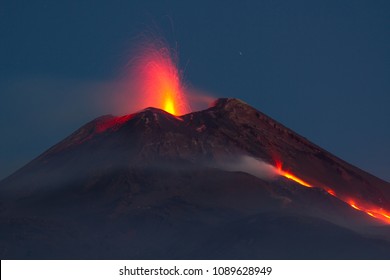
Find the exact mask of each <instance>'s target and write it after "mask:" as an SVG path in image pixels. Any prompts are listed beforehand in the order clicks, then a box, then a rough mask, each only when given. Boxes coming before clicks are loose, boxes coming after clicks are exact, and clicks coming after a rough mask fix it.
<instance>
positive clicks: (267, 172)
mask: <svg viewBox="0 0 390 280" xmlns="http://www.w3.org/2000/svg"><path fill="white" fill-rule="evenodd" d="M218 167H219V168H221V169H224V170H227V171H240V172H245V173H248V174H251V175H253V176H256V177H258V178H261V179H267V180H273V179H275V178H276V177H277V176H278V172H277V170H276V168H275V167H274V166H272V165H271V164H268V163H266V162H264V161H262V160H259V159H256V158H254V157H250V156H241V157H239V158H235V159H230V160H225V161H224V162H223V163H219V164H218Z"/></svg>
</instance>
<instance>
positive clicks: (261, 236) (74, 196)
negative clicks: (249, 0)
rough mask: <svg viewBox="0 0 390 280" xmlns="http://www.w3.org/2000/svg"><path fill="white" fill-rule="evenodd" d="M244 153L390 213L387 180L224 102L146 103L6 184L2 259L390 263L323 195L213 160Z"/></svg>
mask: <svg viewBox="0 0 390 280" xmlns="http://www.w3.org/2000/svg"><path fill="white" fill-rule="evenodd" d="M242 155H246V156H251V157H255V158H259V159H262V160H264V161H265V162H268V163H271V164H273V165H274V164H275V163H276V162H277V161H278V162H282V163H283V165H284V166H286V167H287V168H289V170H291V171H293V172H294V173H295V174H299V176H300V177H301V178H303V179H304V180H306V181H308V182H310V183H311V184H312V185H315V186H318V187H324V188H325V187H327V186H332V189H333V190H335V191H336V192H337V193H338V194H339V195H341V196H343V197H351V198H354V199H357V200H364V201H366V202H367V203H372V204H374V205H377V206H378V207H383V208H385V209H390V204H389V201H390V186H389V184H388V183H386V182H384V181H382V180H380V179H378V178H376V177H374V176H372V175H370V174H368V173H366V172H364V171H362V170H360V169H358V168H356V167H354V166H351V165H350V164H348V163H346V162H344V161H342V160H341V159H338V158H337V157H335V156H333V155H331V154H329V153H327V152H326V151H324V150H323V149H321V148H319V147H317V146H316V145H314V144H312V143H310V142H309V141H307V140H306V139H304V138H303V137H301V136H299V135H297V134H296V133H294V132H293V131H291V130H289V129H287V128H286V127H284V126H283V125H281V124H279V123H278V122H276V121H274V120H272V119H271V118H269V117H267V116H266V115H264V114H262V113H261V112H259V111H257V110H255V109H254V108H252V107H250V106H249V105H247V104H245V103H243V102H241V101H239V100H237V99H219V100H217V102H216V103H215V106H213V107H211V108H209V109H207V110H204V111H200V112H194V113H191V114H188V115H185V116H182V117H175V116H172V115H170V114H168V113H166V112H164V111H162V110H159V109H154V108H148V109H145V110H143V111H141V112H138V113H136V114H132V115H128V116H124V117H113V116H104V117H101V118H98V119H96V120H94V121H92V122H90V123H88V124H86V125H85V126H83V127H81V128H80V129H79V130H77V131H76V132H75V133H73V134H72V135H70V136H69V137H68V138H66V139H64V140H63V141H62V142H60V143H58V144H57V145H55V146H53V147H52V148H51V149H49V150H48V151H46V152H45V153H43V154H42V155H41V156H39V157H38V158H36V159H35V160H33V161H32V162H30V163H29V164H28V165H26V166H25V167H23V168H22V169H20V170H19V171H17V172H16V173H14V174H13V175H11V176H10V177H8V178H6V179H5V180H3V181H2V182H1V183H0V195H1V198H0V203H1V208H0V209H1V212H0V223H1V226H2V228H3V229H4V230H2V231H1V233H0V235H1V239H0V240H1V241H0V254H2V255H1V257H2V258H103V259H105V258H114V259H115V258H117V259H118V258H389V257H390V250H389V249H390V245H389V243H388V242H387V241H386V240H378V239H377V238H376V237H375V238H374V237H368V236H365V235H362V229H359V231H356V230H357V228H359V227H360V226H363V225H364V226H367V225H372V224H374V225H375V224H376V222H375V221H373V220H372V218H371V217H368V216H367V215H366V214H364V213H361V212H359V211H356V210H355V209H352V208H351V207H349V205H347V204H346V203H344V202H343V201H341V200H339V199H337V198H336V197H333V196H331V195H329V194H328V193H327V192H325V191H323V190H321V188H312V189H307V188H304V187H302V186H299V185H298V184H296V183H293V182H291V181H289V180H287V179H284V178H278V179H276V180H271V181H267V180H264V179H261V178H257V177H254V176H251V175H249V174H246V173H242V172H228V171H225V170H221V169H220V168H218V164H215V163H218V162H221V161H224V160H226V159H227V158H235V157H240V156H242ZM324 220H327V222H325V221H324ZM336 224H337V225H336ZM384 230H386V229H385V228H383V227H378V231H377V232H378V233H380V234H381V235H382V237H381V238H382V239H383V232H384ZM280 232H284V233H283V234H281V233H280ZM385 235H386V234H385ZM303 237H304V238H303ZM384 239H386V236H385V238H384ZM272 244H273V245H272ZM281 244H286V246H282V245H281ZM288 244H290V245H288ZM292 244H294V246H293V245H292ZM324 244H332V245H329V246H323V245H324ZM273 246H274V248H278V249H276V251H275V250H272V247H273ZM264 248H268V249H267V250H263V249H264ZM297 248H303V249H302V250H300V251H299V250H297ZM305 248H306V249H305ZM340 252H343V253H342V255H340Z"/></svg>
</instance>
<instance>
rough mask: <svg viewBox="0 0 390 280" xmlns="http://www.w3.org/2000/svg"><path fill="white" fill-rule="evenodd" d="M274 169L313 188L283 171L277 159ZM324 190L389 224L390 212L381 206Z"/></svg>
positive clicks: (328, 189)
mask: <svg viewBox="0 0 390 280" xmlns="http://www.w3.org/2000/svg"><path fill="white" fill-rule="evenodd" d="M276 170H277V173H278V174H279V175H280V176H283V177H285V178H287V179H289V180H292V181H294V182H296V183H298V184H300V185H302V186H304V187H307V188H313V187H314V186H313V185H311V184H310V183H308V182H306V181H304V180H302V179H300V178H299V177H298V176H296V175H294V174H292V173H291V172H287V171H284V170H283V169H282V163H281V162H279V161H277V163H276ZM324 189H325V191H326V192H327V193H329V194H330V195H332V196H334V197H336V198H338V199H339V200H341V201H343V202H345V203H347V204H348V205H349V206H351V207H352V208H353V209H355V210H357V211H360V212H364V213H366V214H367V215H369V216H371V217H373V218H375V219H378V220H380V221H382V222H384V223H387V224H390V212H389V211H386V210H384V209H382V208H379V207H374V206H363V205H364V203H361V202H360V203H357V202H356V201H355V200H351V199H345V198H343V197H341V196H337V195H336V192H335V191H334V190H333V189H331V188H329V187H325V188H324Z"/></svg>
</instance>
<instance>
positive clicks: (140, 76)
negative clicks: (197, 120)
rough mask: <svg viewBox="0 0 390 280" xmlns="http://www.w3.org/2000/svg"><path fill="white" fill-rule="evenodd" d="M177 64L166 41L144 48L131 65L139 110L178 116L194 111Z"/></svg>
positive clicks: (146, 44)
mask: <svg viewBox="0 0 390 280" xmlns="http://www.w3.org/2000/svg"><path fill="white" fill-rule="evenodd" d="M176 60H177V59H176V56H175V55H173V54H172V52H171V50H170V49H169V47H168V46H167V44H166V43H165V42H164V41H163V40H156V41H153V42H150V41H149V42H147V43H144V44H142V49H141V48H140V49H139V51H138V53H137V54H136V55H135V58H134V60H133V61H132V63H131V65H130V67H131V70H132V73H131V77H132V79H134V80H133V81H132V84H133V86H135V88H134V89H133V90H134V91H135V92H136V94H137V95H138V96H136V101H135V102H136V103H137V106H138V107H140V108H145V107H156V108H160V109H163V110H164V111H166V112H168V113H170V114H172V115H175V116H180V115H184V114H186V113H189V112H190V111H191V109H190V107H189V105H188V102H187V100H186V97H185V95H184V86H183V83H182V80H181V74H180V72H179V70H178V68H177V63H176ZM133 100H134V98H133Z"/></svg>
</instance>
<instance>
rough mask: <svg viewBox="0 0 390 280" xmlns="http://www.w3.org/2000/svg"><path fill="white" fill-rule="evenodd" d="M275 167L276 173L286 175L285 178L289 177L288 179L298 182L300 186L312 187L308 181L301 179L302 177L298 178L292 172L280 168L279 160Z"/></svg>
mask: <svg viewBox="0 0 390 280" xmlns="http://www.w3.org/2000/svg"><path fill="white" fill-rule="evenodd" d="M276 169H277V171H278V174H279V175H280V176H283V177H286V178H287V179H290V180H292V181H294V182H296V183H298V184H300V185H302V186H305V187H308V188H312V187H313V186H312V185H310V184H309V183H307V182H305V181H303V180H302V179H300V178H298V177H297V176H295V175H294V174H292V173H290V172H287V171H284V170H283V169H282V164H281V162H278V163H277V164H276Z"/></svg>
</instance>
